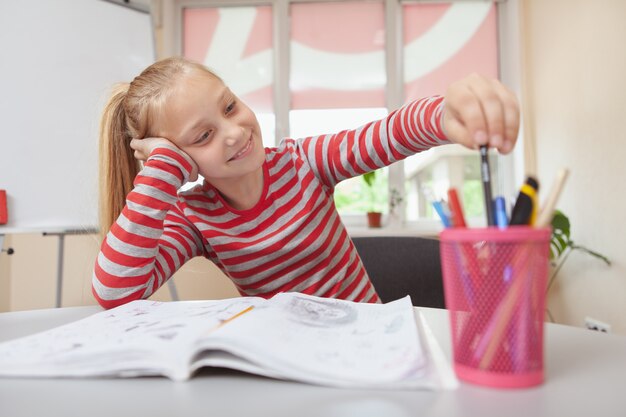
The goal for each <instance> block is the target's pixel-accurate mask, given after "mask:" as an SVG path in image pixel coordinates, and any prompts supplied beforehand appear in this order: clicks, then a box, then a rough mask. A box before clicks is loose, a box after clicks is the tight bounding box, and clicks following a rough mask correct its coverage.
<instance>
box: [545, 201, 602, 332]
mask: <svg viewBox="0 0 626 417" xmlns="http://www.w3.org/2000/svg"><path fill="white" fill-rule="evenodd" d="M570 233H571V231H570V221H569V219H568V218H567V216H566V215H565V214H563V212H562V211H559V210H555V212H554V217H553V218H552V236H551V237H550V263H551V264H552V273H551V274H550V279H549V280H548V286H547V288H546V292H547V291H550V288H551V287H552V284H554V281H555V280H556V277H557V274H558V273H559V271H560V270H561V268H562V267H563V265H564V264H565V261H567V258H569V256H570V255H571V254H572V252H574V251H581V252H584V253H587V254H589V255H591V256H593V257H595V258H597V259H600V260H602V261H603V262H604V263H606V264H607V265H608V266H611V261H610V260H609V258H607V257H606V256H604V255H602V254H601V253H599V252H596V251H594V250H591V249H589V248H587V247H585V246H583V245H579V244H577V243H575V242H574V240H573V239H572V238H571V235H570ZM546 311H547V313H548V316H549V317H550V320H551V321H554V319H553V317H552V314H551V313H550V310H546Z"/></svg>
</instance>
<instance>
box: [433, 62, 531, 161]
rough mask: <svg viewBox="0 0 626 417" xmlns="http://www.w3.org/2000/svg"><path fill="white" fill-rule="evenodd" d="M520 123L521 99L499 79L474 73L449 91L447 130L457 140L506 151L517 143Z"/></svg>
mask: <svg viewBox="0 0 626 417" xmlns="http://www.w3.org/2000/svg"><path fill="white" fill-rule="evenodd" d="M519 123H520V111H519V104H518V101H517V98H516V97H515V94H513V93H512V92H511V91H510V90H509V89H508V88H506V87H505V86H504V85H503V84H502V83H500V81H498V80H495V79H488V78H485V77H483V76H480V75H478V74H472V75H470V76H468V77H466V78H464V79H462V80H460V81H457V82H455V83H453V84H451V85H450V87H448V90H447V91H446V95H445V107H444V112H443V129H444V131H445V132H446V135H447V136H448V139H450V141H452V142H454V143H458V144H461V145H464V146H466V147H468V148H472V149H476V148H478V147H479V146H482V145H487V146H489V147H493V148H497V149H498V151H499V152H500V153H505V154H506V153H509V152H510V151H511V150H512V149H513V147H514V146H515V142H516V141H517V133H518V131H519Z"/></svg>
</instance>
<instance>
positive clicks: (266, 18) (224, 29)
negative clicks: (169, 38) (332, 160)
mask: <svg viewBox="0 0 626 417" xmlns="http://www.w3.org/2000/svg"><path fill="white" fill-rule="evenodd" d="M208 3H210V2H208ZM182 17H183V31H182V33H183V36H182V53H183V56H185V57H186V58H189V59H193V60H194V61H198V62H201V63H203V64H205V65H206V66H207V67H208V68H210V69H211V70H212V71H214V72H215V73H216V74H217V75H218V76H219V77H221V78H222V79H223V80H224V82H225V83H226V84H227V85H228V86H229V87H230V88H231V90H232V91H233V92H234V93H235V94H237V95H238V96H239V97H240V98H241V99H242V100H243V101H244V102H245V103H246V104H247V105H248V106H250V108H251V109H252V110H253V111H254V112H255V114H256V116H257V119H258V120H259V124H260V125H261V134H262V135H263V142H264V144H265V145H266V146H274V137H275V132H274V130H275V126H276V123H275V116H274V110H273V109H274V104H273V88H274V85H273V69H272V67H273V53H272V52H273V39H272V27H273V26H272V7H271V6H246V7H197V8H185V9H183V14H182Z"/></svg>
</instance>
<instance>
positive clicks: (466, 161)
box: [177, 0, 513, 222]
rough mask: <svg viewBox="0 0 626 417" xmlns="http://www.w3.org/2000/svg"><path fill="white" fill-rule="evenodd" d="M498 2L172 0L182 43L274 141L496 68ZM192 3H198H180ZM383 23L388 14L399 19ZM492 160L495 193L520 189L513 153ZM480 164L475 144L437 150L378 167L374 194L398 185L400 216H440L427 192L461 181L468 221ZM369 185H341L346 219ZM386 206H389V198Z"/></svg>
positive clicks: (394, 190) (361, 116)
mask: <svg viewBox="0 0 626 417" xmlns="http://www.w3.org/2000/svg"><path fill="white" fill-rule="evenodd" d="M509 1H512V0H509ZM502 2H503V0H500V1H499V2H495V1H494V2H491V1H483V0H463V1H449V2H442V1H436V2H429V1H403V0H363V1H358V0H352V1H340V0H325V1H309V0H264V1H261V0H248V1H246V0H238V1H237V2H234V3H235V4H234V5H231V3H230V2H226V1H222V0H204V1H201V0H196V1H194V2H193V3H192V2H188V1H187V2H186V1H183V0H180V1H177V4H178V5H179V10H181V16H182V30H181V32H180V33H181V38H182V39H181V48H182V52H183V54H184V55H185V56H187V57H189V58H192V59H194V60H198V61H200V62H203V63H205V64H206V65H207V66H208V67H209V68H212V69H213V70H215V71H216V72H217V74H218V75H220V76H221V77H222V78H223V79H224V80H225V81H226V82H227V83H228V84H229V85H230V86H231V88H232V89H233V90H234V91H235V92H236V93H237V94H238V95H240V96H241V97H242V99H243V100H245V101H246V102H247V103H248V104H249V105H250V106H251V107H252V109H253V110H254V111H255V112H256V113H257V117H258V118H259V121H260V123H261V126H262V130H263V135H264V142H265V143H266V145H269V146H273V145H274V144H275V143H276V142H277V141H278V140H280V139H282V137H284V136H289V137H294V138H298V137H305V136H310V135H316V134H323V133H334V132H338V131H340V130H342V129H347V128H355V127H358V126H359V125H361V124H363V123H365V122H367V121H371V120H375V119H379V118H382V117H384V116H386V115H387V113H388V112H389V111H390V110H393V109H395V108H397V107H398V106H400V105H402V103H406V102H408V101H409V100H413V99H416V98H420V97H425V96H429V95H434V94H438V95H442V94H444V93H445V89H446V88H447V86H448V85H449V84H450V83H451V82H453V81H456V80H458V79H460V78H462V77H464V76H466V75H468V74H469V73H471V72H478V73H481V74H484V75H487V76H491V77H494V78H495V77H498V76H499V67H500V66H501V64H502V61H501V60H500V57H499V43H500V39H499V32H498V24H497V23H498V11H499V8H500V7H501V6H502V4H503V3H502ZM187 3H191V4H193V7H186V6H184V4H187ZM386 25H393V28H392V29H393V30H389V28H388V27H386ZM501 33H502V31H501V32H500V34H501ZM508 56H510V54H509V55H508ZM491 160H492V169H493V178H494V179H495V180H496V181H495V185H494V194H504V195H511V194H512V191H513V190H507V189H505V188H506V186H507V185H510V184H512V183H513V181H512V180H511V178H508V177H512V176H513V173H512V168H511V167H510V166H509V165H511V164H512V160H508V162H507V164H509V165H506V164H505V165H506V166H505V168H503V164H502V163H501V161H502V157H500V156H497V155H495V154H494V155H491ZM478 167H479V163H478V155H476V152H472V151H469V150H466V149H464V148H461V147H456V146H445V147H440V148H436V149H432V150H430V151H427V152H424V153H422V154H419V155H415V156H412V157H410V158H408V159H406V160H405V161H403V162H399V163H397V164H394V166H392V167H391V169H389V170H386V169H385V170H381V172H380V173H381V175H377V186H378V187H379V190H378V192H377V193H376V194H377V196H378V197H379V198H383V199H384V200H386V199H387V196H390V195H393V196H400V197H401V201H402V204H401V205H400V207H402V210H400V211H399V219H400V220H401V221H408V222H423V221H424V220H429V219H434V218H435V216H434V214H433V212H432V210H431V207H430V200H431V199H433V198H441V197H444V196H445V191H446V190H447V189H448V188H449V187H450V186H455V187H457V188H459V190H460V191H461V196H462V198H463V202H464V205H465V206H466V208H465V209H466V212H467V213H466V214H467V216H468V218H469V220H470V221H471V219H472V217H475V218H476V219H481V220H482V219H483V218H484V216H482V213H483V210H484V207H483V202H482V198H481V192H479V189H480V174H479V170H478ZM503 179H504V180H503ZM502 180H503V181H502ZM364 188H365V187H364V182H363V181H362V180H361V179H360V178H355V179H352V180H348V181H344V182H342V183H341V184H340V185H339V186H338V187H337V189H336V192H335V194H336V199H335V201H336V203H337V206H338V208H339V210H340V213H341V214H342V217H343V218H344V220H348V221H349V219H350V218H351V217H350V215H351V214H357V213H362V212H364V211H366V210H367V209H368V205H367V204H366V203H365V200H364V199H365V197H364ZM388 190H390V191H388ZM396 201H397V200H396ZM379 205H382V206H385V208H386V206H388V203H384V202H380V201H379ZM383 211H387V210H383ZM358 217H359V218H360V219H364V216H358ZM355 218H356V217H355ZM362 221H363V222H364V220H362ZM349 222H350V221H349Z"/></svg>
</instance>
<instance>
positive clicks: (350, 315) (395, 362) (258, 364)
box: [0, 293, 456, 389]
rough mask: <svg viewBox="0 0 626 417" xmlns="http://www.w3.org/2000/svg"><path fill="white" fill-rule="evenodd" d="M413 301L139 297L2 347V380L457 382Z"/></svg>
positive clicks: (404, 384)
mask: <svg viewBox="0 0 626 417" xmlns="http://www.w3.org/2000/svg"><path fill="white" fill-rule="evenodd" d="M429 335H430V332H429V329H427V328H425V322H424V321H423V320H417V322H416V320H415V316H414V310H413V307H412V305H411V300H410V298H409V297H405V298H403V299H400V300H397V301H394V302H391V303H387V304H360V303H354V302H350V301H343V300H335V299H327V298H319V297H313V296H307V295H303V294H298V293H281V294H278V295H276V296H274V297H273V298H271V299H269V300H265V299H262V298H256V297H243V298H233V299H227V300H211V301H179V302H155V301H146V300H141V301H133V302H131V303H128V304H126V305H123V306H120V307H117V308H114V309H111V310H108V311H102V312H100V313H97V314H94V315H92V316H90V317H87V318H85V319H82V320H79V321H76V322H73V323H70V324H67V325H64V326H61V327H57V328H54V329H51V330H47V331H45V332H42V333H37V334H34V335H31V336H27V337H23V338H20V339H15V340H11V341H8V342H4V343H0V376H4V377H15V376H23V377H78V378H80V377H137V376H147V375H162V376H165V377H168V378H170V379H173V380H186V379H189V378H190V377H192V376H193V374H194V372H195V371H196V370H198V369H199V368H201V367H205V366H217V367H225V368H232V369H237V370H240V371H244V372H249V373H253V374H258V375H264V376H267V377H271V378H279V379H286V380H294V381H301V382H306V383H312V384H319V385H328V386H338V387H352V388H357V387H361V388H364V387H367V388H430V389H446V388H453V387H455V386H456V379H455V378H454V376H453V374H452V371H451V369H450V367H449V364H448V363H447V362H446V361H445V360H442V359H441V358H442V355H441V352H440V350H439V346H438V345H437V344H436V341H435V340H434V338H433V337H432V336H429Z"/></svg>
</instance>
